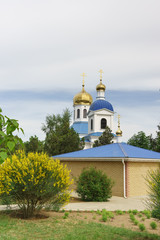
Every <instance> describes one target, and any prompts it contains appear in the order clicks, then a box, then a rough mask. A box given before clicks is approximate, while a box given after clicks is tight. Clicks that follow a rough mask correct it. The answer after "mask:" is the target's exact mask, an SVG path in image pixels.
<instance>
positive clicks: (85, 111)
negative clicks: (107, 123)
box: [83, 109, 87, 118]
mask: <svg viewBox="0 0 160 240" xmlns="http://www.w3.org/2000/svg"><path fill="white" fill-rule="evenodd" d="M83 118H87V109H84V110H83Z"/></svg>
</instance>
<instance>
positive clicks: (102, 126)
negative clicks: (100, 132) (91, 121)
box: [101, 118, 107, 129]
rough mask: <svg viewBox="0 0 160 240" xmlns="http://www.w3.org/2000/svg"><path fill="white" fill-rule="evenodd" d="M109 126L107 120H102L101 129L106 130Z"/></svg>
mask: <svg viewBox="0 0 160 240" xmlns="http://www.w3.org/2000/svg"><path fill="white" fill-rule="evenodd" d="M106 126H107V120H106V119H105V118H102V119H101V129H105V128H106Z"/></svg>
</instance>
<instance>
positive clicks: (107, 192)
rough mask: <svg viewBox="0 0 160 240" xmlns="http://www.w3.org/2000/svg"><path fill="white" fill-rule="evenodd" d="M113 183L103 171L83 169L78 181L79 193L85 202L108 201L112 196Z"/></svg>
mask: <svg viewBox="0 0 160 240" xmlns="http://www.w3.org/2000/svg"><path fill="white" fill-rule="evenodd" d="M112 186H113V181H112V180H111V179H110V178H108V177H107V175H106V174H104V173H103V172H102V171H101V170H97V169H95V168H93V167H91V168H89V169H83V171H82V173H81V174H80V176H79V179H78V180H77V193H78V195H79V196H80V197H81V199H82V200H84V201H98V202H102V201H108V199H109V198H111V196H112V191H111V190H112Z"/></svg>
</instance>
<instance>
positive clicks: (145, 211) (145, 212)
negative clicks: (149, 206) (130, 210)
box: [143, 210, 151, 219]
mask: <svg viewBox="0 0 160 240" xmlns="http://www.w3.org/2000/svg"><path fill="white" fill-rule="evenodd" d="M143 213H144V214H145V215H146V217H147V218H148V219H149V218H151V212H150V211H149V210H144V211H143Z"/></svg>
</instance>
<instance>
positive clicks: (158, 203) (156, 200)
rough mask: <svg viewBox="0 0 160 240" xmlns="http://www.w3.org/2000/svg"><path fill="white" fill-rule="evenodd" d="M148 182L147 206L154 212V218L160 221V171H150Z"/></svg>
mask: <svg viewBox="0 0 160 240" xmlns="http://www.w3.org/2000/svg"><path fill="white" fill-rule="evenodd" d="M146 180H147V183H148V187H149V201H147V204H148V206H149V207H150V209H151V210H152V216H153V217H155V218H158V219H160V169H157V170H155V171H153V170H152V171H149V172H148V175H147V178H146Z"/></svg>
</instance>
